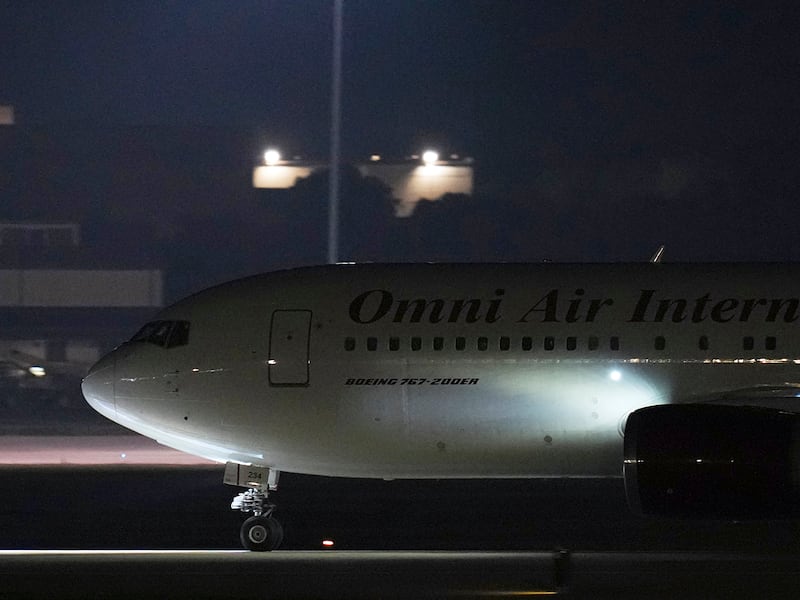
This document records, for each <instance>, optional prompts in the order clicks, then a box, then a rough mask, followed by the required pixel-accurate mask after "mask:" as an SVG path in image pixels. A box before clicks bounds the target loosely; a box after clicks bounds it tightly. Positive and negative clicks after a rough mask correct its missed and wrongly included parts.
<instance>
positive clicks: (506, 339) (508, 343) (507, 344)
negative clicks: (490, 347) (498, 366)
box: [500, 335, 511, 352]
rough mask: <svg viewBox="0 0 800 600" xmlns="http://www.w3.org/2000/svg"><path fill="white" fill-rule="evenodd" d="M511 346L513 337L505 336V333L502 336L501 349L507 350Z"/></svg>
mask: <svg viewBox="0 0 800 600" xmlns="http://www.w3.org/2000/svg"><path fill="white" fill-rule="evenodd" d="M510 348H511V338H509V337H508V336H505V335H504V336H502V337H501V338H500V350H502V351H504V352H505V351H506V350H508V349H510Z"/></svg>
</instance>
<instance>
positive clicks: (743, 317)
mask: <svg viewBox="0 0 800 600" xmlns="http://www.w3.org/2000/svg"><path fill="white" fill-rule="evenodd" d="M766 305H767V301H766V300H765V299H764V298H758V299H756V298H748V299H747V300H745V301H744V305H743V306H742V312H741V314H740V315H739V321H741V322H742V323H746V322H747V321H749V320H750V315H751V313H752V312H753V308H754V307H755V306H766Z"/></svg>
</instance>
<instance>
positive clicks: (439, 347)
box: [344, 336, 620, 352]
mask: <svg viewBox="0 0 800 600" xmlns="http://www.w3.org/2000/svg"><path fill="white" fill-rule="evenodd" d="M452 344H453V346H452V347H453V348H454V349H455V350H456V351H458V352H463V351H465V350H467V348H468V346H469V345H470V344H468V339H467V338H466V337H463V336H458V337H455V338H452ZM600 345H601V344H600V338H598V337H597V336H589V338H588V341H587V348H588V349H589V350H599V349H600ZM357 347H358V342H357V340H356V338H355V337H351V336H348V337H346V338H345V339H344V349H345V351H347V352H353V351H354V350H356V348H357ZM365 347H366V349H367V350H368V351H369V352H376V351H378V350H380V349H381V343H380V340H379V339H378V338H377V337H372V336H370V337H367V338H366V343H365ZM384 347H385V348H388V349H389V350H390V351H392V352H397V351H399V350H400V349H401V347H402V344H401V338H400V337H397V336H392V337H389V338H388V343H387V344H386V345H385V346H384ZM447 347H448V343H447V340H446V339H445V338H443V337H439V336H437V337H434V338H431V342H430V345H427V344H426V343H425V341H424V339H423V338H422V337H419V336H413V337H411V338H409V342H408V348H409V349H410V350H411V351H412V352H419V351H421V350H424V349H431V350H433V351H434V352H441V351H443V350H445V349H447ZM564 347H565V348H566V350H567V351H570V352H571V351H574V350H577V349H578V347H579V340H578V338H577V337H575V336H569V337H567V338H565V341H564ZM474 348H475V349H477V350H478V351H479V352H487V351H489V350H495V349H496V350H499V351H500V352H508V351H510V350H512V338H511V337H509V336H500V337H499V338H497V342H496V345H495V343H494V342H493V341H492V340H490V338H488V337H486V336H480V337H477V338H475V342H474ZM519 348H520V349H521V350H522V351H523V352H531V351H533V350H535V342H534V338H532V337H530V336H524V337H522V338H520V340H519ZM540 348H541V349H542V350H544V351H547V352H552V351H554V350H557V349H558V348H559V343H558V339H557V338H555V337H554V336H545V337H544V338H542V344H541V346H540ZM608 348H609V349H610V350H614V351H617V350H619V349H620V342H619V338H618V337H617V336H612V337H610V338H609V339H608Z"/></svg>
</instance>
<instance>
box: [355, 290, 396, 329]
mask: <svg viewBox="0 0 800 600" xmlns="http://www.w3.org/2000/svg"><path fill="white" fill-rule="evenodd" d="M373 294H378V296H379V301H378V306H377V307H376V308H375V310H374V312H373V313H372V316H371V317H369V318H365V316H364V314H363V310H364V303H365V302H366V301H367V299H368V298H369V297H370V296H372V295H373ZM393 300H394V298H393V297H392V294H391V293H389V292H387V291H386V290H370V291H368V292H364V293H363V294H359V295H358V296H356V297H355V298H354V299H353V301H352V302H351V303H350V318H351V319H352V320H353V321H355V322H356V323H363V324H365V325H366V324H369V323H374V322H375V321H378V320H379V319H382V318H383V317H384V316H386V313H388V312H389V309H390V308H391V307H392V302H393Z"/></svg>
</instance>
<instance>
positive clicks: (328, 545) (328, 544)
mask: <svg viewBox="0 0 800 600" xmlns="http://www.w3.org/2000/svg"><path fill="white" fill-rule="evenodd" d="M322 545H323V546H325V547H326V548H333V540H322Z"/></svg>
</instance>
